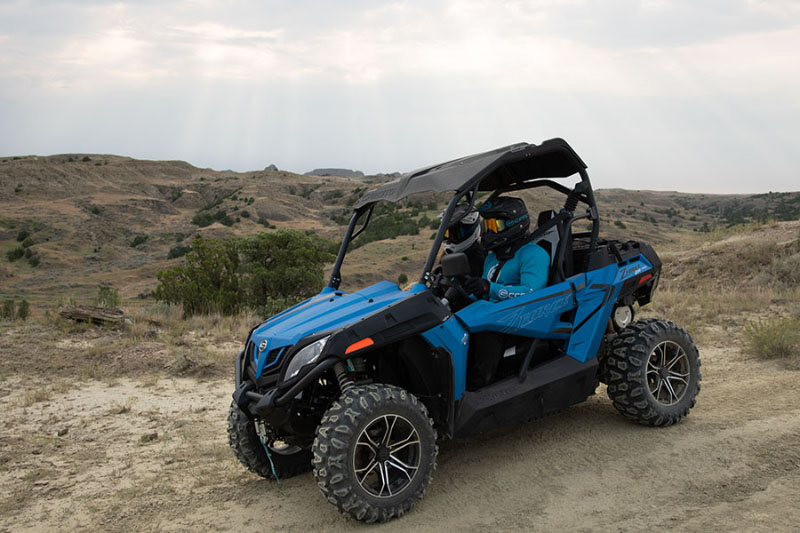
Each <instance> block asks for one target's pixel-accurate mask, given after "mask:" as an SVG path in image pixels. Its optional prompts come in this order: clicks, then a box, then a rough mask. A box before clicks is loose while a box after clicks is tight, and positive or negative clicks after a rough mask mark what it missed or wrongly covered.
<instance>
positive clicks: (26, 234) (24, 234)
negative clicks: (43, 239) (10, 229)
mask: <svg viewBox="0 0 800 533" xmlns="http://www.w3.org/2000/svg"><path fill="white" fill-rule="evenodd" d="M30 235H31V232H30V231H28V230H26V229H21V230H19V233H17V242H22V241H24V240H25V239H27V238H28V237H30Z"/></svg>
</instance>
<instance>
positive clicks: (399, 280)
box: [397, 273, 408, 286]
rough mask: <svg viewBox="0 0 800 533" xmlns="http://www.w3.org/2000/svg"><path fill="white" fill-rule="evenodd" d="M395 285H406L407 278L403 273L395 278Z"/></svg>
mask: <svg viewBox="0 0 800 533" xmlns="http://www.w3.org/2000/svg"><path fill="white" fill-rule="evenodd" d="M397 283H399V284H400V285H401V286H402V285H405V284H406V283H408V276H406V275H405V273H403V274H400V275H399V276H398V277H397Z"/></svg>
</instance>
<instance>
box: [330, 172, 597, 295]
mask: <svg viewBox="0 0 800 533" xmlns="http://www.w3.org/2000/svg"><path fill="white" fill-rule="evenodd" d="M577 173H578V174H579V175H580V178H581V180H580V181H579V182H577V183H576V184H575V186H574V187H573V188H572V189H570V188H569V187H566V186H564V185H562V184H561V183H558V182H556V181H553V180H552V179H549V178H545V179H542V178H534V179H530V180H525V181H521V182H518V183H515V184H513V185H508V186H505V187H500V188H497V189H495V190H494V191H493V192H492V194H491V195H490V196H489V198H493V197H495V196H497V195H499V194H502V193H505V192H512V191H520V190H525V189H532V188H536V187H549V188H551V189H553V190H555V191H558V192H560V193H562V194H565V195H566V196H567V200H566V202H565V204H564V207H563V208H562V209H561V211H560V212H559V213H558V214H557V215H556V217H554V218H552V219H551V220H550V221H549V222H548V223H546V224H544V225H543V226H541V227H540V228H537V229H536V230H535V231H534V233H533V236H534V238H535V237H538V235H537V233H539V234H541V233H544V231H546V230H547V229H549V228H551V227H553V226H556V225H557V226H559V232H563V231H564V230H565V229H566V228H569V227H571V226H572V224H573V223H574V222H575V221H577V220H581V219H585V218H589V219H591V221H592V229H591V231H587V232H579V233H575V234H573V237H589V238H590V240H589V252H590V253H591V252H594V251H595V250H596V248H597V239H598V235H599V233H600V217H599V215H598V212H597V203H596V201H595V198H594V192H593V191H592V185H591V183H590V182H589V174H588V173H587V172H586V169H585V168H581V169H579V170H578V172H577ZM573 175H574V174H573ZM487 177H489V176H484V177H483V178H482V179H479V180H477V181H475V182H474V183H473V184H472V186H471V187H469V188H467V189H464V190H457V191H456V192H455V194H454V195H453V197H452V198H451V199H450V202H449V203H448V205H447V209H446V210H445V212H444V215H443V216H442V221H441V223H440V224H439V229H438V231H437V232H436V237H435V239H434V241H433V245H432V246H431V251H430V252H429V254H428V259H427V260H426V261H425V266H424V268H423V270H422V274H421V275H420V278H419V283H422V284H427V283H428V282H429V281H430V279H431V271H432V270H433V266H434V263H435V262H436V256H437V255H438V252H439V248H440V247H441V245H442V242H443V241H444V233H445V231H446V229H447V227H448V226H449V222H450V219H451V217H452V216H453V211H454V210H455V208H456V206H457V205H458V204H459V202H460V201H461V199H462V198H466V200H467V202H468V203H469V206H470V208H472V207H473V206H474V204H475V200H476V198H477V195H478V192H479V187H480V185H481V183H482V182H483V181H484V180H485V179H486V178H487ZM568 177H570V176H562V177H561V179H563V178H568ZM379 201H381V200H376V201H374V202H370V203H368V204H365V205H362V206H360V207H357V208H356V209H355V210H354V211H353V215H352V216H351V217H350V222H349V224H348V226H347V231H346V232H345V235H344V238H343V239H342V244H341V246H340V247H339V253H338V254H337V256H336V262H335V263H334V264H333V269H332V271H331V277H330V280H329V282H328V287H330V288H332V289H334V290H336V289H338V288H339V285H340V284H341V282H342V277H341V268H342V263H343V262H344V257H345V255H346V254H347V248H348V246H349V245H350V242H352V240H353V239H355V238H356V237H358V236H359V235H360V234H361V233H362V232H363V231H364V230H365V229H366V228H367V225H368V224H369V221H370V218H371V217H372V211H373V209H374V208H375V205H376V204H377V203H378V202H379ZM384 201H388V200H384ZM578 202H580V203H583V204H586V205H587V206H588V209H587V210H586V213H584V214H580V215H575V214H574V213H575V209H576V207H577V205H578ZM365 213H366V218H365V219H364V223H363V225H362V226H361V227H360V228H358V230H357V231H356V229H355V228H356V224H357V223H358V220H359V219H360V218H361V217H362V215H364V214H365ZM564 253H565V247H564V246H560V247H559V251H558V254H559V256H558V257H557V258H556V261H557V264H559V265H560V264H561V260H563V257H564Z"/></svg>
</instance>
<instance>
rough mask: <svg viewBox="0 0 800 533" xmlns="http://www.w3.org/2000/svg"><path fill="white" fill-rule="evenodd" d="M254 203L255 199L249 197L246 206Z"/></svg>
mask: <svg viewBox="0 0 800 533" xmlns="http://www.w3.org/2000/svg"><path fill="white" fill-rule="evenodd" d="M255 201H256V199H255V198H253V197H252V196H251V197H250V198H249V199H248V200H247V205H253V202H255Z"/></svg>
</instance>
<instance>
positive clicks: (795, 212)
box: [0, 154, 800, 303]
mask: <svg viewBox="0 0 800 533" xmlns="http://www.w3.org/2000/svg"><path fill="white" fill-rule="evenodd" d="M386 179H388V177H387V176H383V175H381V176H367V177H364V178H341V177H333V176H328V177H318V176H303V175H298V174H293V173H291V172H285V171H256V172H242V173H237V172H230V171H228V172H219V171H213V170H209V169H199V168H196V167H193V166H192V165H190V164H188V163H185V162H182V161H141V160H136V159H131V158H127V157H119V156H112V155H95V154H64V155H57V156H48V157H36V156H29V157H6V158H0V296H25V297H28V298H32V299H33V300H35V301H36V300H38V301H39V302H41V303H44V302H50V303H55V302H56V301H57V300H66V299H70V298H75V299H83V298H87V297H88V296H89V295H92V294H94V293H95V292H96V289H97V286H98V285H101V284H106V285H112V286H114V287H115V288H116V289H118V290H119V291H120V293H121V294H122V296H123V297H124V298H126V299H135V298H136V297H137V296H142V297H144V296H146V295H147V294H148V293H149V291H150V290H152V289H153V288H154V286H155V274H156V273H157V272H158V271H159V270H162V269H164V268H166V267H168V266H169V265H171V264H175V262H177V261H180V258H179V256H180V254H181V253H182V251H185V247H186V246H188V244H189V243H190V242H191V240H192V238H193V237H195V236H198V235H203V236H214V237H224V236H229V235H236V236H244V235H252V234H255V233H257V232H260V231H275V230H277V229H281V228H294V229H300V230H308V231H313V232H316V233H318V234H320V235H322V236H324V237H327V238H330V239H334V240H338V239H340V238H341V235H342V234H343V233H344V224H346V221H347V218H348V212H349V207H350V206H352V205H353V203H354V202H355V201H356V200H357V199H358V197H359V196H360V195H361V194H363V192H364V191H366V190H368V189H369V188H372V187H374V186H376V185H377V184H378V183H381V182H383V181H385V180H386ZM594 185H595V187H602V182H601V181H600V182H595V184H594ZM521 196H522V197H523V198H524V199H525V200H526V202H527V204H528V206H529V209H530V211H531V212H532V214H533V216H535V215H536V213H538V212H539V211H541V210H543V209H550V208H555V209H558V208H559V207H560V206H561V205H562V204H563V197H561V196H560V195H558V194H556V193H553V192H552V191H543V190H542V189H537V190H535V191H527V192H523V193H521ZM447 199H448V195H446V194H425V195H419V197H414V198H410V199H408V200H407V201H405V202H403V203H401V204H399V205H396V206H392V205H387V207H385V208H384V209H383V214H382V216H383V217H384V218H383V223H384V226H386V228H385V229H386V231H387V232H388V233H386V232H384V233H383V234H377V233H376V234H370V235H371V236H370V237H369V240H372V242H369V243H367V244H365V245H363V246H359V247H358V248H356V249H355V250H353V251H352V253H351V255H350V256H349V257H348V260H347V262H346V264H345V268H344V275H345V276H344V283H343V288H345V289H353V288H357V287H359V286H363V285H364V284H366V283H370V282H374V281H377V280H379V279H392V280H396V279H397V277H398V275H399V274H401V273H405V274H406V275H407V276H408V277H409V279H412V280H413V279H415V278H416V277H417V275H418V274H419V272H420V270H421V267H422V264H423V262H424V259H425V257H426V256H427V253H428V250H429V244H430V237H431V234H432V233H433V232H434V229H433V227H432V224H433V225H434V226H435V220H436V215H437V214H438V213H439V212H440V211H441V209H442V208H443V207H444V206H445V203H446V201H447ZM597 199H598V203H599V209H600V214H601V217H602V221H603V225H602V234H603V235H605V236H609V237H615V238H630V239H638V240H643V241H647V242H650V243H653V244H656V245H658V246H664V245H669V244H670V243H677V242H685V240H686V239H687V238H689V237H697V236H698V235H701V234H710V233H711V232H714V231H720V230H721V229H724V228H726V227H730V226H731V225H734V224H740V223H742V222H748V221H759V220H760V221H764V220H768V219H772V220H790V219H795V218H798V217H800V193H782V194H779V193H770V194H763V195H754V196H733V195H719V196H715V195H689V194H682V193H676V192H652V191H630V190H621V189H605V190H603V189H600V190H598V191H597ZM376 218H377V217H376ZM412 220H413V224H415V225H416V226H415V228H414V230H413V231H411V232H410V233H412V234H410V235H399V236H397V237H395V238H388V239H384V238H381V237H385V236H386V235H391V234H392V232H396V233H404V232H405V233H409V230H408V228H407V224H405V225H404V223H405V222H408V221H412ZM401 226H402V227H404V228H405V229H404V230H400V229H398V228H400V227H401ZM376 227H377V226H376ZM414 232H416V233H414ZM365 237H367V235H365ZM362 239H364V238H362ZM356 244H360V243H358V242H357V243H356ZM17 256H19V257H17ZM12 258H13V259H14V260H13V261H12V260H11V259H12Z"/></svg>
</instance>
